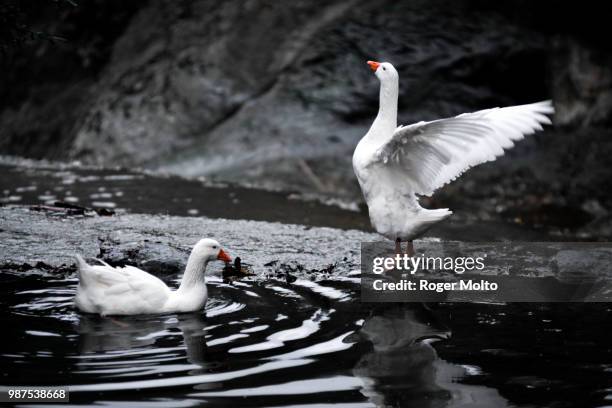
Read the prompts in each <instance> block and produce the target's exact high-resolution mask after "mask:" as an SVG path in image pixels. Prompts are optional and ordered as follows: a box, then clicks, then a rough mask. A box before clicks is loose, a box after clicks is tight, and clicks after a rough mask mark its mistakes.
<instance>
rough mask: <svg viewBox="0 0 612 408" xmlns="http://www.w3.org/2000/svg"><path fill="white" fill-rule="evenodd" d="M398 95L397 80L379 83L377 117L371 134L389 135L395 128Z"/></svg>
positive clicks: (390, 79) (389, 79)
mask: <svg viewBox="0 0 612 408" xmlns="http://www.w3.org/2000/svg"><path fill="white" fill-rule="evenodd" d="M398 93H399V85H398V80H397V78H387V79H385V80H384V81H381V82H380V98H379V106H378V115H377V116H376V119H375V120H374V123H373V124H372V128H371V131H374V132H373V133H377V134H389V133H392V132H393V131H395V128H397V98H398Z"/></svg>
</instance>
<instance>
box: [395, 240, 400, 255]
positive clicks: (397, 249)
mask: <svg viewBox="0 0 612 408" xmlns="http://www.w3.org/2000/svg"><path fill="white" fill-rule="evenodd" d="M395 253H396V254H401V253H402V240H401V239H399V238H397V239H396V240H395Z"/></svg>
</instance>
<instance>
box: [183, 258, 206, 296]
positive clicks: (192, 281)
mask: <svg viewBox="0 0 612 408" xmlns="http://www.w3.org/2000/svg"><path fill="white" fill-rule="evenodd" d="M207 265H208V260H206V259H202V257H198V256H196V255H194V254H193V253H191V255H189V259H188V260H187V266H186V267H185V273H184V274H183V279H182V280H181V285H180V286H179V288H178V291H179V292H186V291H188V290H190V289H192V288H194V287H201V286H202V285H206V281H205V277H204V272H205V271H206V266H207Z"/></svg>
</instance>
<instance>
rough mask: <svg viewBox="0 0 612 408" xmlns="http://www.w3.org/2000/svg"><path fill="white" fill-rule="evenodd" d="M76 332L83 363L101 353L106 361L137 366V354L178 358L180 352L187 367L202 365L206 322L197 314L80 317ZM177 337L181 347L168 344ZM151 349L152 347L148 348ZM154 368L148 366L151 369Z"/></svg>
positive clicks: (176, 344)
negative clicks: (119, 359) (152, 352)
mask: <svg viewBox="0 0 612 408" xmlns="http://www.w3.org/2000/svg"><path fill="white" fill-rule="evenodd" d="M77 332H78V333H79V335H80V336H79V347H80V352H81V356H82V357H83V358H84V359H85V360H86V359H87V357H88V355H90V354H91V357H92V358H94V357H96V356H99V355H100V353H104V354H103V355H106V356H109V357H110V356H114V357H119V356H125V357H127V358H126V360H127V361H126V362H130V363H132V364H134V363H137V362H138V361H137V360H134V355H135V354H138V353H139V352H141V351H142V352H144V351H147V350H149V351H150V350H155V353H156V354H155V355H156V356H159V355H163V356H174V357H179V356H180V355H181V354H182V353H181V351H182V350H184V353H185V354H184V355H183V357H186V359H187V361H188V362H189V363H191V364H194V365H197V366H205V365H206V321H205V319H204V316H203V315H202V314H199V313H192V314H181V315H167V316H131V317H100V316H97V315H90V314H83V315H81V316H80V319H79V324H78V328H77ZM179 335H180V336H182V337H183V342H182V344H183V345H184V347H183V346H180V345H179V344H180V342H177V341H175V340H173V341H168V340H169V339H170V338H172V337H175V336H179ZM153 345H156V347H155V348H152V347H151V346H153ZM169 358H172V357H169ZM156 362H159V359H157V360H156ZM84 364H87V363H86V362H84ZM154 365H155V363H154V362H151V366H154ZM197 371H199V370H197ZM193 373H194V374H196V373H197V372H193Z"/></svg>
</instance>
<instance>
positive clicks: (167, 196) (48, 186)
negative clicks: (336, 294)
mask: <svg viewBox="0 0 612 408" xmlns="http://www.w3.org/2000/svg"><path fill="white" fill-rule="evenodd" d="M300 198H301V197H299V196H298V195H297V194H293V193H287V192H284V193H283V192H270V191H263V190H257V189H251V188H244V187H235V186H218V185H216V186H215V185H211V184H210V183H208V182H206V181H205V180H194V179H191V180H188V179H184V178H180V177H176V176H168V177H160V176H150V175H147V174H142V173H138V172H132V171H127V170H91V169H82V168H70V167H69V168H65V169H58V168H57V167H53V166H49V167H27V166H15V165H10V164H2V163H0V204H27V205H32V204H37V205H38V204H47V205H53V204H54V203H55V202H57V201H62V202H66V203H68V204H75V205H80V206H85V207H91V208H106V209H110V210H113V211H117V212H123V211H128V212H138V213H152V214H159V213H162V214H170V215H184V216H197V215H205V216H207V217H212V218H228V219H249V220H263V221H271V220H274V221H277V222H283V223H294V224H306V225H313V226H328V227H336V228H358V229H365V228H369V220H368V218H367V215H366V214H365V213H363V212H360V211H359V209H358V207H357V205H356V204H354V203H339V204H340V205H325V204H324V203H322V202H321V201H320V200H317V199H310V200H304V199H300ZM342 207H349V208H350V209H346V208H342Z"/></svg>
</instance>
